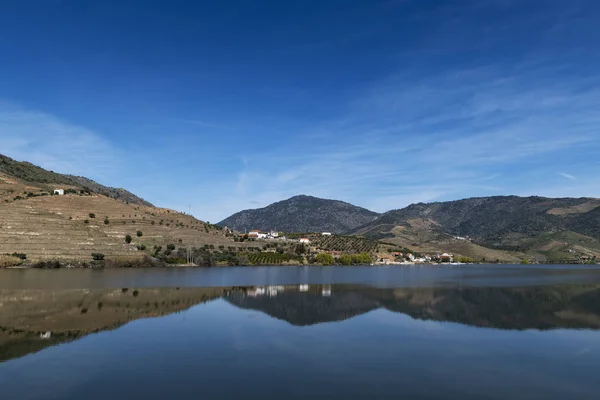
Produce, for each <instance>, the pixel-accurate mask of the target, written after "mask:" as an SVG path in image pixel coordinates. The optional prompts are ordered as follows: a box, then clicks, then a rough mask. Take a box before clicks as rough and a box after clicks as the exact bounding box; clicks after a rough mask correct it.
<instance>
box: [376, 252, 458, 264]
mask: <svg viewBox="0 0 600 400" xmlns="http://www.w3.org/2000/svg"><path fill="white" fill-rule="evenodd" d="M433 262H436V263H437V262H443V263H452V262H454V256H453V255H452V254H449V253H441V254H439V253H438V254H436V255H433V256H429V255H426V256H420V257H417V256H415V255H414V254H412V253H401V252H396V251H395V252H392V253H389V254H383V255H378V256H377V262H376V264H380V265H393V264H418V263H433Z"/></svg>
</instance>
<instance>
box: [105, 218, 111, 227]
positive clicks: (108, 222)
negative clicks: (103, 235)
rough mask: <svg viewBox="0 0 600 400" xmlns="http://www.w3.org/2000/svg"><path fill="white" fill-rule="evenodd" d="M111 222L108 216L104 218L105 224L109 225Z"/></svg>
mask: <svg viewBox="0 0 600 400" xmlns="http://www.w3.org/2000/svg"><path fill="white" fill-rule="evenodd" d="M108 224H110V221H109V220H108V217H106V218H104V225H108Z"/></svg>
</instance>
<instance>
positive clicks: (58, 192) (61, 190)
mask: <svg viewBox="0 0 600 400" xmlns="http://www.w3.org/2000/svg"><path fill="white" fill-rule="evenodd" d="M54 194H57V195H59V196H64V195H65V191H64V189H54Z"/></svg>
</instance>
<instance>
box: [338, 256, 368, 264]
mask: <svg viewBox="0 0 600 400" xmlns="http://www.w3.org/2000/svg"><path fill="white" fill-rule="evenodd" d="M337 261H338V262H339V263H340V264H341V265H359V264H360V265H364V264H370V263H371V262H372V261H373V260H372V259H371V256H370V255H369V254H368V253H360V254H343V255H342V256H340V258H339V259H338V260H337Z"/></svg>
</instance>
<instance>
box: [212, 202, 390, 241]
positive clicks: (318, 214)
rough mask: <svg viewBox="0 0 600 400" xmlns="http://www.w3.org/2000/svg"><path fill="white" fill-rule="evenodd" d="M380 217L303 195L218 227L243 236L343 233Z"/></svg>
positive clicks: (246, 212) (241, 214)
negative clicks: (255, 232)
mask: <svg viewBox="0 0 600 400" xmlns="http://www.w3.org/2000/svg"><path fill="white" fill-rule="evenodd" d="M378 215H379V214H377V213H376V212H373V211H370V210H367V209H365V208H361V207H357V206H354V205H352V204H349V203H345V202H343V201H338V200H328V199H321V198H318V197H312V196H305V195H300V196H294V197H291V198H289V199H287V200H283V201H279V202H277V203H273V204H271V205H269V206H267V207H264V208H258V209H253V210H244V211H240V212H238V213H235V214H233V215H232V216H230V217H228V218H226V219H224V220H223V221H221V222H219V223H218V225H219V226H227V227H229V228H232V229H235V230H237V231H241V232H244V231H246V230H251V229H260V230H264V231H268V230H271V229H277V230H280V231H284V232H331V233H342V232H347V231H350V230H352V229H354V228H356V227H359V226H361V225H364V224H366V223H369V222H371V221H373V220H374V219H375V218H376V217H377V216H378Z"/></svg>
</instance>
